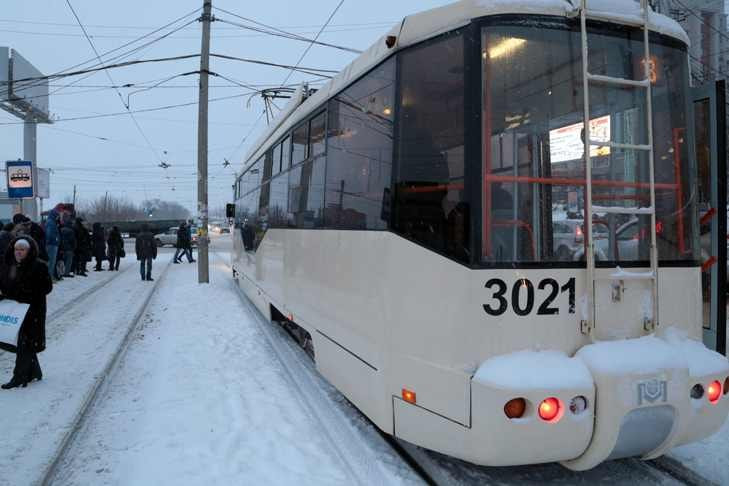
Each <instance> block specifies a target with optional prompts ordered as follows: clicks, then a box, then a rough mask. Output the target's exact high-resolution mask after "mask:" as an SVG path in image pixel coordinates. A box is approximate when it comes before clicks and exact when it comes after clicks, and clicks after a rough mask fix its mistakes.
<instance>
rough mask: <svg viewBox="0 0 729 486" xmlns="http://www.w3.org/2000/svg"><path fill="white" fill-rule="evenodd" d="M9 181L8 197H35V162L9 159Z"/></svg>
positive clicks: (6, 167) (7, 172)
mask: <svg viewBox="0 0 729 486" xmlns="http://www.w3.org/2000/svg"><path fill="white" fill-rule="evenodd" d="M5 173H6V175H7V182H8V197H9V198H11V199H22V198H32V197H33V182H34V181H33V162H31V161H30V160H8V161H7V162H5Z"/></svg>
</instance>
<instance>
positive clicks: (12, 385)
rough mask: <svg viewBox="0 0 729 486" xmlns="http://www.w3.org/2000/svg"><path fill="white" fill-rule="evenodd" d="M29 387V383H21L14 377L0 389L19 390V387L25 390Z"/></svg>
mask: <svg viewBox="0 0 729 486" xmlns="http://www.w3.org/2000/svg"><path fill="white" fill-rule="evenodd" d="M27 385H28V382H27V381H20V380H18V379H16V378H15V377H14V376H13V378H12V379H11V380H10V381H9V382H7V383H5V384H4V385H2V386H0V388H2V389H3V390H10V389H11V388H17V387H19V386H22V387H23V388H25V387H26V386H27Z"/></svg>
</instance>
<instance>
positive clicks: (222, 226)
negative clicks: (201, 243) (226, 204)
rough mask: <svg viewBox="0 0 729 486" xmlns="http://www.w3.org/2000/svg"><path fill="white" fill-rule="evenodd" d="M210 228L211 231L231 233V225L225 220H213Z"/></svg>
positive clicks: (209, 225)
mask: <svg viewBox="0 0 729 486" xmlns="http://www.w3.org/2000/svg"><path fill="white" fill-rule="evenodd" d="M208 228H209V229H210V232H211V233H218V234H223V233H230V227H229V226H228V223H226V222H225V221H213V222H212V223H210V224H208Z"/></svg>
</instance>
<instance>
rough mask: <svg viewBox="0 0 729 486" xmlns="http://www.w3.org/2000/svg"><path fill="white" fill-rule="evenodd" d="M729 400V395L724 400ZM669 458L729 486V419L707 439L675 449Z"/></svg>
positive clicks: (707, 477)
mask: <svg viewBox="0 0 729 486" xmlns="http://www.w3.org/2000/svg"><path fill="white" fill-rule="evenodd" d="M722 399H723V400H726V399H729V395H726V396H724V397H723V398H722ZM669 456H671V457H672V458H674V459H676V460H678V461H679V462H681V463H682V464H683V465H684V466H686V467H688V468H689V469H691V470H693V471H696V472H697V473H699V474H701V475H702V476H703V477H705V478H706V479H709V480H711V481H714V482H716V483H717V484H729V419H727V421H726V422H724V425H723V426H722V428H721V429H719V431H718V432H717V433H716V434H714V435H712V436H711V437H707V438H706V439H704V440H702V441H699V442H695V443H693V444H687V445H684V446H681V447H677V448H675V449H673V450H672V451H671V452H670V453H669Z"/></svg>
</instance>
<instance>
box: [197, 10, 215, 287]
mask: <svg viewBox="0 0 729 486" xmlns="http://www.w3.org/2000/svg"><path fill="white" fill-rule="evenodd" d="M212 8H213V2H212V0H204V3H203V14H202V18H201V19H200V20H201V21H202V47H201V52H200V95H199V97H198V112H197V212H198V217H199V218H200V227H199V229H198V231H199V234H198V238H197V282H198V283H209V282H210V276H209V271H210V268H209V264H208V72H209V70H208V69H209V67H210V22H211V20H212V18H211V13H210V12H211V10H212Z"/></svg>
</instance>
